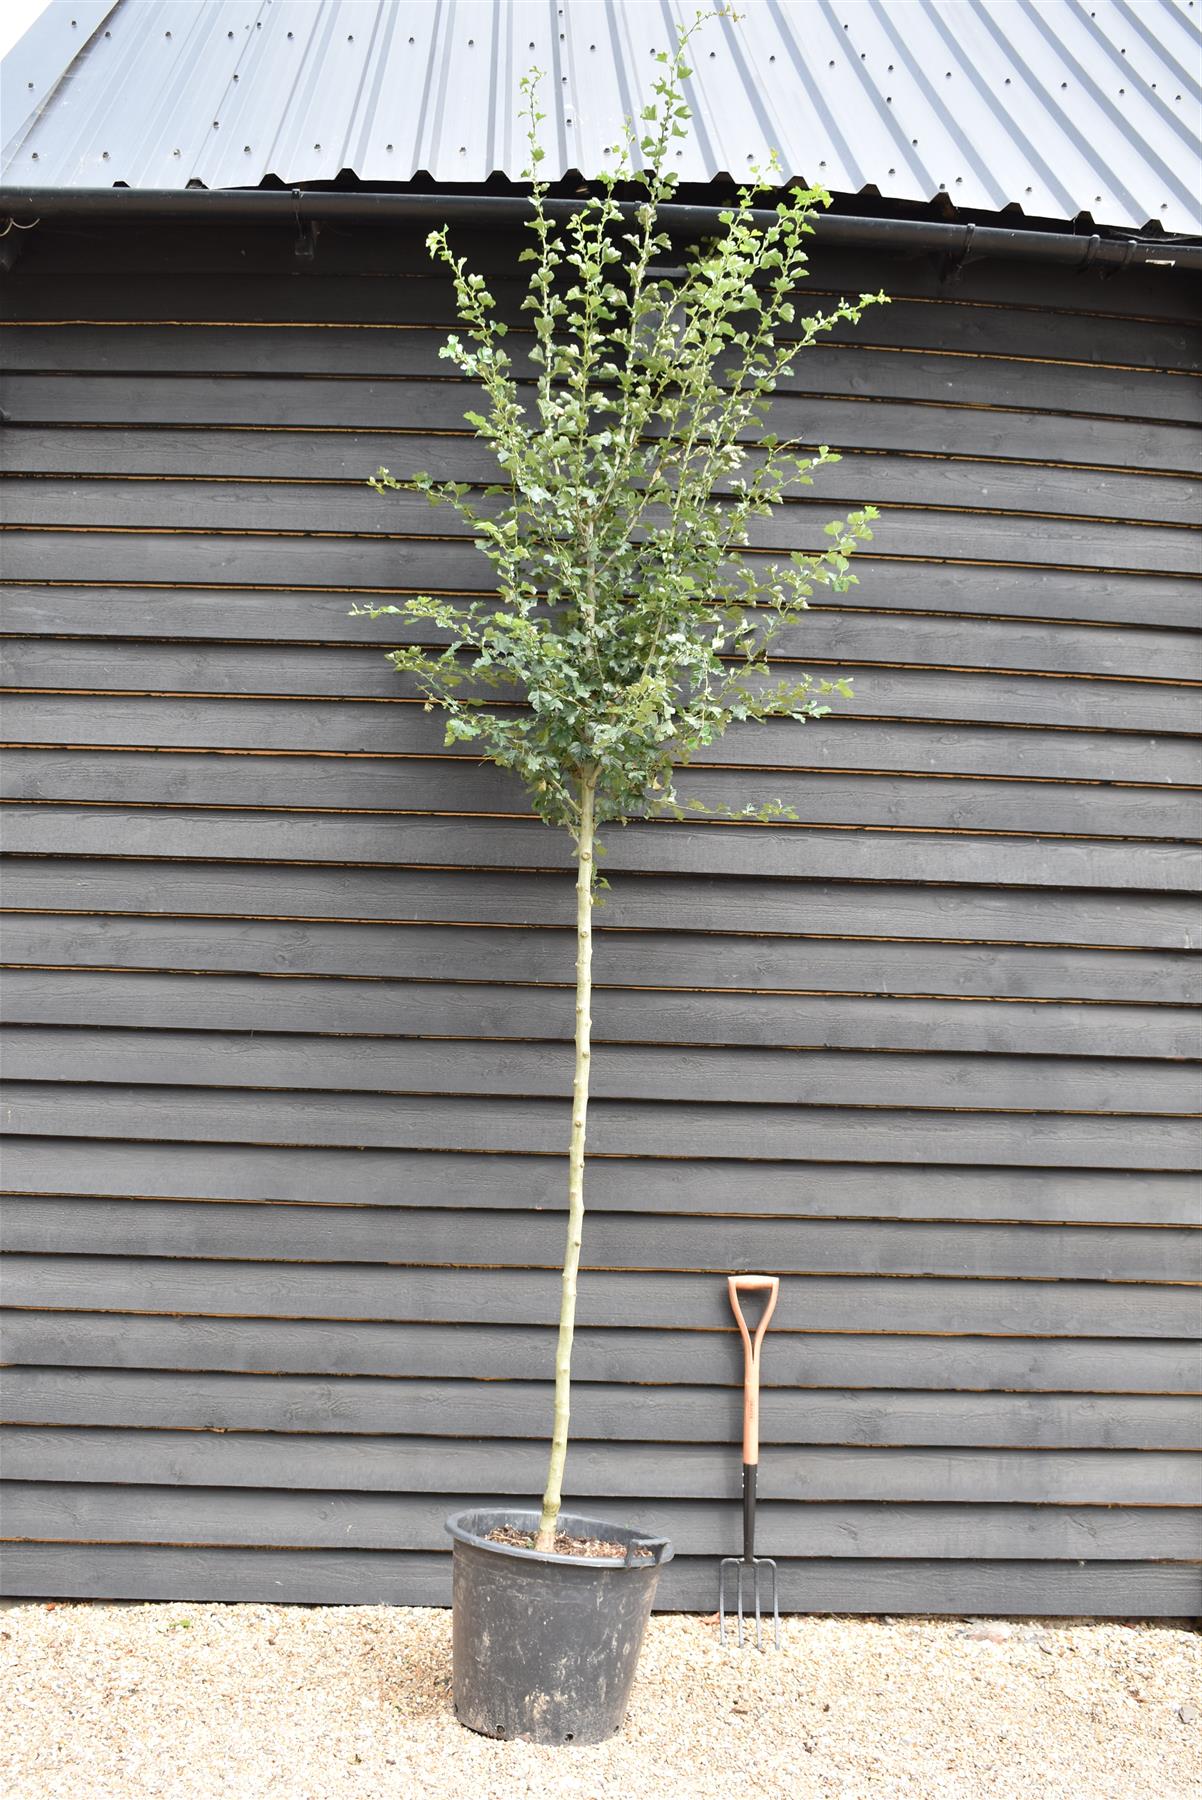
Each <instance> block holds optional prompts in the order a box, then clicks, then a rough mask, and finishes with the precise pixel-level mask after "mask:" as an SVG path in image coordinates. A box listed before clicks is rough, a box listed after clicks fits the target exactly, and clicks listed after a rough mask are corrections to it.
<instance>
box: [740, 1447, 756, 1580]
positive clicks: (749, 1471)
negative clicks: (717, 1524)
mask: <svg viewBox="0 0 1202 1800" xmlns="http://www.w3.org/2000/svg"><path fill="white" fill-rule="evenodd" d="M756 1474H757V1468H756V1465H755V1463H744V1464H743V1561H744V1562H750V1561H751V1559H752V1557H753V1556H754V1555H755V1478H756Z"/></svg>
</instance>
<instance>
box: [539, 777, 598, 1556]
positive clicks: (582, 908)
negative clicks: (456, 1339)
mask: <svg viewBox="0 0 1202 1800" xmlns="http://www.w3.org/2000/svg"><path fill="white" fill-rule="evenodd" d="M595 800H596V777H595V775H590V776H588V777H586V778H585V779H584V780H582V782H581V784H580V829H579V832H578V834H577V839H576V1074H575V1079H574V1080H573V1082H572V1138H571V1144H570V1146H569V1150H568V1241H567V1247H566V1249H565V1251H564V1259H563V1282H562V1287H561V1290H560V1305H559V1342H558V1345H557V1347H556V1352H555V1421H554V1426H553V1429H552V1433H551V1463H550V1467H549V1468H548V1470H547V1486H546V1490H545V1492H544V1494H543V1511H542V1517H541V1519H540V1520H539V1527H538V1536H537V1538H536V1539H535V1544H534V1547H535V1549H536V1550H552V1549H554V1547H555V1527H556V1524H557V1522H558V1519H559V1508H560V1503H561V1500H562V1498H563V1466H564V1462H565V1461H566V1459H567V1454H568V1418H569V1412H570V1407H571V1383H572V1334H573V1332H574V1331H575V1328H576V1272H577V1270H578V1269H579V1267H580V1239H581V1233H582V1230H583V1227H584V1133H585V1124H586V1121H587V1118H588V1085H589V1065H590V1063H591V1060H592V1051H591V1049H590V1044H589V1038H590V1033H591V1031H592V1024H593V1021H592V1018H591V1017H590V1008H591V1005H592V997H593V835H594V804H595Z"/></svg>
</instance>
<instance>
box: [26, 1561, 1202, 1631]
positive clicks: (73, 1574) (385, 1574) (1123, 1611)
mask: <svg viewBox="0 0 1202 1800" xmlns="http://www.w3.org/2000/svg"><path fill="white" fill-rule="evenodd" d="M5 1571H6V1576H5V1585H6V1588H7V1590H8V1592H9V1593H10V1594H13V1595H30V1596H33V1595H37V1596H47V1595H51V1594H69V1595H72V1596H79V1597H81V1598H93V1599H111V1600H116V1599H128V1600H147V1599H149V1600H172V1599H181V1600H191V1601H199V1600H241V1599H243V1598H244V1597H245V1596H246V1595H247V1594H248V1593H254V1594H262V1595H264V1596H267V1597H269V1598H270V1599H272V1600H273V1601H281V1600H287V1601H293V1602H299V1603H309V1604H313V1603H316V1604H324V1605H330V1604H339V1603H341V1604H344V1605H355V1604H358V1605H379V1604H380V1602H381V1599H384V1600H395V1601H396V1602H398V1603H401V1602H403V1603H404V1604H406V1605H410V1606H447V1605H449V1603H450V1594H451V1568H450V1557H449V1555H447V1554H446V1553H445V1552H443V1553H442V1554H440V1555H438V1554H435V1553H434V1552H432V1551H386V1550H378V1551H360V1552H351V1553H347V1552H343V1551H337V1550H329V1551H326V1550H257V1549H256V1550H236V1549H206V1550H191V1549H187V1550H184V1549H177V1548H173V1547H167V1546H154V1545H130V1546H124V1545H101V1546H97V1545H91V1544H89V1545H80V1546H65V1545H61V1544H54V1545H50V1546H44V1545H35V1544H19V1545H13V1546H11V1547H10V1548H9V1550H8V1552H7V1554H6V1556H5ZM780 1581H781V1609H782V1611H783V1612H785V1613H789V1612H805V1613H822V1612H831V1613H840V1614H843V1613H867V1614H880V1613H904V1612H918V1613H922V1614H924V1615H928V1614H932V1613H934V1614H942V1613H948V1614H953V1615H958V1614H962V1613H983V1614H988V1615H991V1616H997V1615H999V1614H1006V1613H1010V1614H1032V1615H1036V1616H1040V1617H1048V1616H1054V1615H1057V1614H1063V1615H1066V1616H1072V1617H1079V1616H1081V1615H1083V1614H1094V1615H1097V1616H1100V1617H1103V1618H1121V1617H1123V1616H1125V1615H1134V1616H1136V1617H1138V1618H1157V1617H1165V1618H1180V1617H1183V1616H1192V1615H1193V1614H1195V1613H1196V1612H1197V1610H1198V1606H1199V1604H1200V1603H1202V1577H1200V1576H1199V1572H1198V1569H1197V1568H1196V1566H1193V1565H1178V1564H1173V1563H1156V1562H1151V1563H1139V1562H1137V1563H1104V1562H1103V1563H1084V1562H1067V1563H1043V1562H1019V1561H1003V1562H994V1563H988V1562H977V1561H973V1562H942V1561H924V1560H922V1559H921V1558H919V1559H915V1560H913V1561H902V1562H898V1561H893V1562H889V1561H865V1562H860V1563H857V1562H854V1561H847V1560H844V1561H839V1560H836V1559H833V1558H832V1559H830V1560H827V1561H816V1562H814V1563H806V1562H797V1561H791V1562H787V1563H782V1565H781V1571H780ZM713 1604H714V1571H713V1561H712V1559H706V1558H692V1559H690V1558H677V1560H676V1561H674V1562H671V1563H669V1564H668V1567H667V1568H666V1569H665V1570H664V1573H663V1576H662V1578H661V1581H660V1585H659V1588H658V1589H657V1593H656V1608H657V1610H658V1611H661V1612H665V1611H667V1612H670V1611H684V1612H702V1611H706V1610H708V1609H710V1608H712V1606H713Z"/></svg>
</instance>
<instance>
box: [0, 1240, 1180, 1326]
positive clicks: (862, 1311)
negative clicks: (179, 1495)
mask: <svg viewBox="0 0 1202 1800" xmlns="http://www.w3.org/2000/svg"><path fill="white" fill-rule="evenodd" d="M5 1279H6V1286H5V1290H4V1294H5V1304H6V1305H7V1306H14V1307H23V1308H24V1307H32V1308H34V1309H35V1310H37V1311H42V1310H45V1309H46V1308H47V1307H50V1306H53V1307H59V1308H62V1309H64V1310H67V1311H84V1312H112V1311H117V1312H131V1311H133V1312H142V1313H193V1312H204V1311H205V1310H206V1308H207V1307H210V1306H211V1305H212V1303H213V1298H214V1296H215V1295H217V1294H220V1295H221V1296H222V1311H223V1313H225V1314H226V1315H227V1316H230V1317H240V1318H295V1319H305V1318H311V1319H344V1320H352V1319H366V1320H388V1319H393V1320H396V1321H398V1322H404V1321H407V1322H410V1323H420V1322H425V1321H430V1322H441V1323H444V1324H446V1323H452V1322H454V1321H457V1320H461V1319H462V1320H468V1321H471V1322H474V1323H477V1324H507V1323H509V1322H510V1321H512V1320H513V1319H518V1318H521V1319H525V1320H526V1321H528V1323H530V1324H531V1325H545V1324H547V1323H548V1322H549V1321H557V1320H558V1318H559V1277H558V1272H557V1271H551V1270H535V1271H530V1270H517V1269H498V1270H494V1271H492V1272H491V1273H490V1275H489V1278H488V1281H487V1282H486V1283H483V1282H480V1281H477V1280H474V1279H470V1278H465V1277H464V1276H462V1275H460V1274H458V1273H457V1272H456V1271H453V1270H440V1269H429V1268H425V1269H414V1270H410V1269H405V1268H403V1267H383V1266H377V1267H374V1268H369V1267H363V1268H356V1267H354V1266H353V1265H350V1266H347V1267H343V1266H341V1265H339V1264H325V1265H320V1264H310V1265H306V1264H302V1263H292V1264H279V1263H277V1264H256V1263H251V1262H233V1261H215V1262H202V1261H192V1260H184V1259H181V1258H175V1259H173V1258H160V1259H155V1258H150V1257H146V1258H139V1259H138V1260H137V1261H136V1263H135V1262H132V1261H131V1260H129V1259H123V1258H119V1257H118V1258H106V1257H96V1256H32V1255H30V1256H15V1255H14V1256H12V1257H11V1258H10V1259H9V1260H8V1262H7V1264H6V1267H5ZM789 1292H790V1308H791V1309H793V1308H795V1309H796V1312H795V1317H796V1320H797V1322H798V1324H800V1325H802V1326H803V1327H804V1328H805V1329H806V1330H808V1331H824V1332H825V1331H846V1329H847V1325H848V1321H849V1320H850V1319H853V1318H863V1319H865V1320H870V1321H871V1324H872V1329H873V1330H874V1331H878V1332H883V1333H885V1334H889V1333H897V1332H901V1333H906V1332H911V1331H916V1332H918V1333H919V1334H921V1335H926V1334H928V1333H930V1332H938V1333H948V1334H952V1335H955V1334H958V1333H961V1332H967V1333H969V1334H970V1335H986V1336H999V1337H1030V1336H1031V1335H1032V1334H1038V1335H1040V1336H1043V1337H1100V1338H1124V1337H1136V1338H1191V1337H1196V1336H1197V1333H1198V1306H1197V1293H1196V1291H1195V1290H1193V1289H1191V1288H1189V1287H1186V1286H1159V1285H1154V1284H1151V1283H1140V1282H1130V1283H1114V1282H1089V1281H994V1280H987V1279H983V1278H978V1279H976V1280H955V1279H947V1278H945V1279H942V1280H940V1279H930V1278H923V1277H917V1276H914V1277H906V1278H898V1277H881V1278H874V1277H871V1276H858V1275H846V1276H832V1275H813V1276H806V1277H801V1276H799V1277H796V1278H795V1279H794V1280H793V1281H791V1282H790V1287H789ZM577 1316H578V1322H579V1324H580V1325H581V1326H582V1327H584V1326H589V1325H605V1326H611V1325H622V1326H634V1325H646V1324H647V1322H648V1321H649V1320H650V1319H654V1320H655V1321H656V1322H657V1324H660V1325H664V1326H672V1327H676V1328H679V1329H681V1330H712V1329H714V1328H715V1327H718V1328H721V1329H728V1328H729V1309H728V1307H727V1304H726V1295H725V1291H724V1284H723V1283H722V1282H721V1281H715V1280H714V1277H713V1275H712V1274H680V1275H675V1274H673V1275H663V1274H649V1273H640V1272H638V1271H633V1272H631V1271H624V1272H617V1273H614V1272H608V1271H606V1272H602V1271H591V1272H590V1273H589V1274H587V1275H586V1276H585V1277H584V1278H583V1279H582V1281H581V1287H580V1301H579V1312H578V1315H577ZM782 1322H783V1321H782Z"/></svg>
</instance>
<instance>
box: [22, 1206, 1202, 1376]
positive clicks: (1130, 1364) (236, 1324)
mask: <svg viewBox="0 0 1202 1800" xmlns="http://www.w3.org/2000/svg"><path fill="white" fill-rule="evenodd" d="M591 1229H592V1220H591V1219H590V1226H589V1230H590V1235H591ZM554 1331H555V1328H554V1327H553V1326H551V1325H544V1326H528V1325H522V1324H512V1325H471V1324H464V1323H460V1324H456V1325H438V1324H430V1325H376V1324H371V1323H359V1324H342V1323H331V1322H328V1321H324V1320H319V1319H270V1320H265V1319H230V1318H206V1317H204V1316H198V1315H181V1316H176V1317H173V1318H168V1317H161V1316H160V1317H150V1318H144V1317H142V1316H141V1315H139V1314H136V1313H67V1312H42V1313H39V1312H18V1311H15V1310H10V1311H7V1312H4V1313H2V1314H0V1332H2V1334H3V1344H4V1353H5V1357H6V1359H7V1361H8V1362H9V1363H10V1364H20V1363H30V1364H43V1365H50V1366H56V1367H61V1368H75V1369H83V1368H96V1369H180V1370H187V1371H196V1370H213V1371H225V1372H226V1373H229V1374H235V1373H241V1374H247V1375H254V1374H261V1375H265V1374H269V1373H272V1372H274V1373H291V1374H297V1375H305V1376H308V1377H309V1378H311V1379H313V1380H318V1379H321V1380H325V1381H327V1382H328V1381H329V1380H331V1379H332V1378H340V1377H342V1376H346V1375H375V1376H382V1377H387V1378H389V1379H391V1380H394V1381H398V1380H406V1381H412V1380H414V1379H422V1378H427V1379H429V1378H436V1379H445V1378H446V1377H447V1376H449V1375H453V1374H460V1373H462V1374H464V1375H467V1376H469V1377H473V1376H475V1375H476V1374H477V1372H478V1371H480V1370H487V1371H488V1375H489V1379H490V1380H496V1381H500V1380H517V1379H525V1378H527V1377H528V1376H529V1375H530V1372H531V1371H532V1370H536V1369H543V1368H549V1367H550V1366H551V1362H552V1359H553V1355H554V1347H555V1338H554ZM741 1355H742V1352H741V1348H740V1345H739V1342H738V1339H737V1337H736V1336H735V1333H734V1328H733V1326H732V1327H731V1328H730V1329H728V1330H725V1331H718V1330H714V1331H664V1330H656V1329H653V1328H650V1327H646V1328H643V1327H620V1326H618V1327H610V1328H608V1329H603V1328H598V1327H586V1328H585V1329H583V1330H581V1331H578V1332H577V1333H576V1337H575V1342H574V1346H573V1352H572V1368H573V1374H574V1378H575V1379H576V1380H577V1381H580V1382H594V1381H607V1382H637V1383H639V1385H640V1387H684V1388H690V1387H696V1386H705V1385H707V1384H708V1385H713V1386H722V1385H731V1384H735V1385H738V1384H741V1382H742V1379H743V1367H742V1361H741ZM1200 1360H1202V1353H1200V1351H1199V1346H1198V1345H1197V1344H1196V1343H1189V1342H1186V1341H1185V1340H1182V1339H1167V1340H1157V1339H1151V1338H1149V1339H1138V1338H1125V1339H1121V1340H1114V1341H1106V1340H1104V1339H1100V1338H1082V1339H1077V1340H1074V1339H1072V1338H1040V1337H1032V1338H985V1337H957V1338H942V1337H919V1336H911V1337H889V1336H884V1335H868V1336H855V1335H852V1334H851V1333H850V1332H848V1333H837V1332H832V1333H831V1334H830V1335H829V1336H819V1335H816V1334H815V1333H813V1332H807V1331H805V1330H804V1329H802V1330H794V1329H791V1328H790V1327H789V1326H788V1325H787V1324H786V1325H785V1326H782V1327H781V1328H779V1329H774V1330H773V1334H772V1344H771V1351H770V1354H768V1355H767V1356H766V1358H765V1360H764V1363H763V1367H762V1382H763V1387H764V1389H765V1391H766V1390H768V1389H770V1388H771V1389H775V1388H832V1387H840V1388H856V1389H859V1388H876V1389H892V1388H896V1387H901V1386H904V1387H906V1388H908V1389H910V1390H916V1389H924V1388H928V1389H934V1390H937V1391H939V1392H950V1393H980V1392H983V1391H986V1390H993V1391H995V1392H998V1391H1001V1392H1006V1393H1060V1394H1069V1393H1081V1394H1099V1393H1116V1394H1136V1393H1146V1394H1181V1395H1191V1394H1193V1393H1195V1392H1196V1390H1197V1387H1198V1385H1199V1384H1198V1376H1199V1362H1200Z"/></svg>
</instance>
